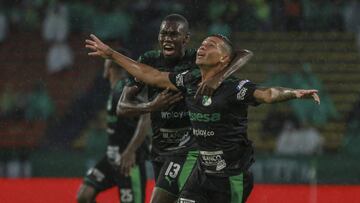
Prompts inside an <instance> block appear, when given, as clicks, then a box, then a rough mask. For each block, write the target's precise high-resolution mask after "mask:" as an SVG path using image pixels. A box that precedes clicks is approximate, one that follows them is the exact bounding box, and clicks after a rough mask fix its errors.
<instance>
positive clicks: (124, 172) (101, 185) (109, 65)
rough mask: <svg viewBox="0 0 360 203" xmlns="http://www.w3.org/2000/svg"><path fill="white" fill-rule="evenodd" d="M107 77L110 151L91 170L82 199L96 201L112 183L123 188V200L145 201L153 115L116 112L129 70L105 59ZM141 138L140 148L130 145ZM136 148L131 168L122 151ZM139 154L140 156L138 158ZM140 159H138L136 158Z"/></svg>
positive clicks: (137, 202)
mask: <svg viewBox="0 0 360 203" xmlns="http://www.w3.org/2000/svg"><path fill="white" fill-rule="evenodd" d="M104 77H105V78H107V79H108V80H109V81H110V87H111V92H110V95H109V98H108V101H107V109H106V110H107V129H106V131H107V134H108V136H109V137H108V146H107V151H106V155H105V156H104V157H103V158H102V159H101V160H100V161H99V162H98V163H97V164H96V165H95V167H93V168H91V169H89V171H88V172H87V174H86V176H85V178H84V182H83V184H82V185H81V186H80V189H79V191H78V196H77V200H78V202H79V203H90V202H91V203H92V202H95V199H96V196H97V195H98V194H99V193H100V192H102V191H104V190H107V189H109V188H111V187H115V186H117V187H118V188H119V197H120V201H121V202H122V203H126V202H136V203H141V202H144V195H145V183H146V182H145V181H146V173H145V172H146V171H145V159H146V155H147V154H148V152H147V151H148V149H147V147H148V146H147V145H146V143H144V142H143V141H144V139H145V137H146V133H147V132H148V129H149V128H150V126H149V123H148V122H149V116H148V115H146V114H144V115H142V116H141V117H140V118H139V119H138V118H124V117H119V116H117V115H116V105H117V102H118V100H119V98H120V96H121V93H122V91H123V88H124V86H125V84H126V82H127V74H126V72H125V71H124V70H123V69H122V68H120V67H119V66H118V65H117V64H116V63H114V62H112V61H111V60H108V59H107V60H105V64H104ZM135 137H136V138H137V140H138V141H139V142H140V145H137V146H138V148H131V149H129V148H128V147H127V146H128V144H129V143H131V142H134V138H135ZM126 150H127V151H131V150H133V151H134V155H133V156H132V157H131V169H127V168H124V167H122V165H121V161H122V157H121V153H123V152H124V151H126ZM135 157H136V158H135ZM135 159H136V160H135Z"/></svg>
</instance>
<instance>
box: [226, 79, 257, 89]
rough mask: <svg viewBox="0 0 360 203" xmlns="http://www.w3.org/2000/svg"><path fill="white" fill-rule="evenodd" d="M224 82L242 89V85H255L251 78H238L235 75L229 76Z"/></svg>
mask: <svg viewBox="0 0 360 203" xmlns="http://www.w3.org/2000/svg"><path fill="white" fill-rule="evenodd" d="M224 84H225V85H227V86H233V87H235V88H236V89H237V90H240V89H241V88H242V87H244V86H248V85H255V84H254V83H253V82H252V81H251V80H249V79H242V78H237V77H234V76H230V77H229V78H227V79H226V80H225V81H224Z"/></svg>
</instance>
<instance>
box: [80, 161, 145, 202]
mask: <svg viewBox="0 0 360 203" xmlns="http://www.w3.org/2000/svg"><path fill="white" fill-rule="evenodd" d="M84 183H85V184H86V185H89V186H92V187H94V188H95V190H96V191H97V192H101V191H104V190H106V189H109V188H111V187H114V186H117V187H118V188H119V189H120V190H119V197H120V201H121V202H144V198H145V185H146V169H145V162H140V163H138V164H137V165H136V166H135V167H134V168H133V169H132V171H131V173H130V176H129V177H126V176H124V175H122V174H121V173H120V171H119V170H117V169H116V168H115V167H114V166H113V165H111V164H110V163H109V161H108V159H107V157H106V156H105V157H104V158H102V159H101V160H100V161H99V162H98V163H97V164H96V165H95V167H93V168H90V169H89V170H88V172H87V173H86V176H85V178H84ZM139 197H141V200H137V199H136V198H139Z"/></svg>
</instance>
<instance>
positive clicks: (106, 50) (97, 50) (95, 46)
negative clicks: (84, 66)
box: [85, 34, 113, 59]
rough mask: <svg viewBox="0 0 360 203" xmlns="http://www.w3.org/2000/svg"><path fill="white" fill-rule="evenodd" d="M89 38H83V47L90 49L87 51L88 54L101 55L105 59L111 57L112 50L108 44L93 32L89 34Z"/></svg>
mask: <svg viewBox="0 0 360 203" xmlns="http://www.w3.org/2000/svg"><path fill="white" fill-rule="evenodd" d="M90 38H91V39H87V40H85V43H86V45H85V47H86V48H88V49H90V50H91V52H89V53H88V55H89V56H101V57H103V58H106V59H107V58H110V57H111V55H112V52H113V50H112V49H111V48H110V47H109V46H108V45H106V44H104V43H103V42H102V41H101V40H100V39H99V38H97V37H96V36H95V35H93V34H91V35H90Z"/></svg>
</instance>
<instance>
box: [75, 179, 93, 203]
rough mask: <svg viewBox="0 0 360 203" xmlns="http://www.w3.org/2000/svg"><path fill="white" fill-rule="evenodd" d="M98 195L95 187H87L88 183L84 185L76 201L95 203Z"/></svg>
mask: <svg viewBox="0 0 360 203" xmlns="http://www.w3.org/2000/svg"><path fill="white" fill-rule="evenodd" d="M96 195H97V191H96V189H95V188H94V187H92V186H91V185H87V184H86V183H82V184H81V185H80V188H79V191H78V193H77V197H76V199H77V202H78V203H93V202H95V198H96Z"/></svg>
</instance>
